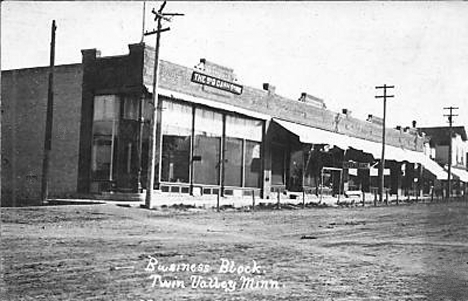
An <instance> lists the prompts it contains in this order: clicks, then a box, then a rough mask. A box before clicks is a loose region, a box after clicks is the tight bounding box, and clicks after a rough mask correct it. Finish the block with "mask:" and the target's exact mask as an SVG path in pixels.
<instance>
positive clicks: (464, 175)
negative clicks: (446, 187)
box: [451, 167, 468, 183]
mask: <svg viewBox="0 0 468 301" xmlns="http://www.w3.org/2000/svg"><path fill="white" fill-rule="evenodd" d="M451 171H452V173H453V174H454V175H455V176H457V177H458V178H460V181H462V182H465V183H467V182H468V172H467V171H466V170H463V169H458V168H453V167H452V169H451Z"/></svg>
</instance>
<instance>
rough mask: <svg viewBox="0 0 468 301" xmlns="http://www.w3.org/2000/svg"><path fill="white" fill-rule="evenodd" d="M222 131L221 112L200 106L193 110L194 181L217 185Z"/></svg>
mask: <svg viewBox="0 0 468 301" xmlns="http://www.w3.org/2000/svg"><path fill="white" fill-rule="evenodd" d="M222 132H223V118H222V114H220V113H216V112H213V111H211V110H207V109H201V108H197V109H196V110H195V145H194V146H193V152H194V157H193V170H194V179H193V181H194V183H196V184H207V185H219V172H220V168H219V167H220V164H219V163H220V162H219V160H220V150H221V137H222Z"/></svg>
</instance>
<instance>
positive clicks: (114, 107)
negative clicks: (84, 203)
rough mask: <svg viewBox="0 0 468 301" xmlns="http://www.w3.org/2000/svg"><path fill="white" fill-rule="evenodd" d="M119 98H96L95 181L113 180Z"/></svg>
mask: <svg viewBox="0 0 468 301" xmlns="http://www.w3.org/2000/svg"><path fill="white" fill-rule="evenodd" d="M119 105H120V103H119V98H118V97H117V96H115V95H100V96H96V97H94V115H93V146H92V155H91V171H92V177H93V179H97V180H113V173H114V165H115V164H114V163H115V162H114V150H115V149H116V140H117V133H118V125H119V124H118V116H119Z"/></svg>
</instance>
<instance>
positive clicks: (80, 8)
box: [1, 1, 468, 126]
mask: <svg viewBox="0 0 468 301" xmlns="http://www.w3.org/2000/svg"><path fill="white" fill-rule="evenodd" d="M161 3H162V2H147V3H146V7H147V9H146V15H147V18H146V28H147V29H152V28H154V24H153V23H154V22H153V21H152V18H153V17H152V14H151V9H152V8H153V7H156V8H158V7H159V5H160V4H161ZM165 11H166V12H179V13H184V14H185V16H184V17H178V18H176V19H174V20H173V22H171V23H170V24H168V25H169V26H170V27H171V30H170V31H169V32H166V33H164V34H163V37H162V46H161V58H162V59H164V60H168V61H172V62H174V63H178V64H182V65H185V66H188V67H193V66H194V65H196V64H197V63H198V62H199V59H200V58H206V59H207V60H210V61H213V62H216V63H219V64H222V65H225V66H228V67H231V68H233V69H234V71H235V73H236V75H237V77H238V80H239V83H241V84H244V85H248V86H253V87H256V88H260V89H261V87H262V83H264V82H269V83H271V84H273V85H275V86H276V91H277V93H278V94H280V95H282V96H286V97H289V98H292V99H297V98H299V96H300V93H301V92H307V93H309V94H312V95H314V96H317V97H320V98H322V99H324V100H325V102H326V104H327V106H328V108H330V109H332V110H334V111H341V109H342V108H348V109H350V110H351V111H352V112H353V113H352V114H353V116H355V117H358V118H361V119H365V118H366V116H367V114H373V115H377V116H382V100H381V99H375V98H374V96H375V95H376V93H378V92H377V91H376V90H375V88H374V87H375V86H376V85H383V84H387V85H394V86H395V89H394V91H392V93H393V94H395V98H393V99H389V100H388V101H387V104H388V106H387V112H388V115H387V117H388V123H387V124H388V126H395V125H403V126H407V125H410V124H411V121H412V120H417V121H418V125H421V126H438V125H445V124H446V118H444V117H443V116H442V115H443V114H444V111H443V107H444V106H450V105H453V106H458V107H460V109H459V110H458V112H457V113H458V114H459V115H460V116H459V117H457V118H455V124H456V125H468V122H466V121H467V120H468V105H467V104H468V17H467V16H468V3H467V2H410V3H407V2H302V1H301V2H292V3H291V2H193V3H192V2H171V1H170V2H168V3H167V5H166V8H165ZM142 12H143V2H136V1H135V2H91V1H89V2H79V1H77V2H58V3H56V2H8V1H6V2H2V9H1V14H2V15H1V31H2V32H1V47H2V49H1V55H2V57H1V63H2V69H3V70H6V69H14V68H24V67H35V66H45V65H47V64H48V62H49V43H50V24H51V21H52V19H55V20H56V22H57V26H58V29H57V38H56V40H57V46H56V63H57V64H64V63H77V62H81V52H80V50H81V49H88V48H97V49H99V50H101V52H102V55H104V56H106V55H116V54H126V53H128V44H131V43H137V42H140V40H141V31H142ZM145 41H146V42H147V43H150V44H151V45H154V36H151V37H148V38H146V39H145Z"/></svg>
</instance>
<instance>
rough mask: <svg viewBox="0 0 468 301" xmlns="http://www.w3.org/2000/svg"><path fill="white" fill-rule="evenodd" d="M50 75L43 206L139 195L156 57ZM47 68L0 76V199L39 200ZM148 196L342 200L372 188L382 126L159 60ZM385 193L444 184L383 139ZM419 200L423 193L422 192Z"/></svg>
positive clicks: (99, 62)
mask: <svg viewBox="0 0 468 301" xmlns="http://www.w3.org/2000/svg"><path fill="white" fill-rule="evenodd" d="M82 54H83V61H82V63H81V64H75V65H62V66H57V67H56V78H57V79H56V86H55V91H56V94H55V103H56V105H55V108H54V127H53V129H54V132H53V146H52V160H51V181H50V182H51V188H50V190H51V192H50V195H51V196H53V197H64V196H72V195H75V196H76V195H81V196H83V195H94V196H96V194H100V193H105V192H109V191H119V192H128V193H135V192H138V191H141V190H142V189H146V187H145V185H146V175H147V165H148V164H147V162H148V144H149V142H148V141H149V135H150V116H151V114H149V112H150V111H151V108H152V103H151V99H152V97H151V96H152V95H151V93H152V91H153V89H152V82H153V64H154V59H153V57H154V51H153V49H152V48H149V47H147V46H145V45H144V44H132V45H130V46H129V54H127V55H122V56H111V57H101V56H100V55H99V52H98V51H97V50H95V49H90V50H83V51H82ZM46 70H47V68H31V69H22V70H10V71H5V72H3V73H2V93H3V94H2V95H3V102H4V107H3V110H4V118H3V124H2V139H3V141H2V142H3V143H2V147H3V149H2V154H3V162H2V189H3V193H4V194H3V195H4V196H6V197H7V198H9V199H12V200H15V199H38V196H39V191H40V184H39V183H40V174H41V170H40V168H41V156H42V143H43V142H42V141H43V135H44V130H43V128H44V125H45V105H46V98H47V84H46V81H47V75H46ZM158 87H159V90H158V91H159V92H158V93H159V95H158V104H157V106H158V110H157V119H156V120H157V124H156V129H157V131H156V145H157V147H156V153H155V157H154V158H155V161H156V167H157V168H156V170H157V172H156V176H155V177H156V179H155V183H156V184H155V187H153V188H154V189H157V190H160V191H162V192H170V193H180V194H187V195H190V194H192V195H206V194H217V193H218V192H220V193H221V194H222V195H223V196H226V197H229V196H243V195H250V194H252V193H255V194H256V195H259V196H261V197H262V198H269V197H270V194H271V193H272V192H276V191H283V190H288V191H302V190H305V191H308V192H311V193H316V194H318V193H332V194H343V193H346V191H351V190H353V191H364V192H369V191H371V190H372V189H373V187H377V186H378V181H377V177H376V174H375V171H376V170H377V167H378V164H379V159H380V152H381V132H382V125H381V124H379V122H378V120H377V121H376V118H372V119H369V120H367V121H364V120H359V119H356V118H353V117H352V116H351V115H350V114H349V110H343V112H333V111H330V110H327V109H326V106H325V103H324V101H323V100H321V99H319V98H316V97H313V96H311V95H309V94H307V93H301V94H299V93H298V96H299V95H300V97H298V99H297V100H292V99H287V98H284V97H282V96H280V95H277V94H276V93H275V89H274V86H273V85H271V84H269V83H264V84H263V89H256V88H252V87H248V86H245V85H242V83H240V82H238V81H237V80H236V76H235V75H234V72H233V70H232V69H230V68H227V67H224V66H219V65H217V64H214V63H211V62H208V61H206V60H201V61H200V64H198V65H197V67H195V68H187V67H184V66H180V65H177V64H174V63H170V62H166V61H161V62H160V71H159V84H158ZM386 141H387V147H386V158H385V159H386V162H385V169H386V172H385V175H386V176H385V183H386V187H387V188H388V189H389V191H390V192H391V193H392V194H397V193H398V194H402V193H403V192H402V191H406V192H407V193H408V191H409V190H414V189H415V186H414V183H415V181H414V179H415V178H417V179H419V180H420V181H419V182H418V181H417V182H418V183H419V184H418V186H417V190H418V191H420V190H424V185H423V183H426V186H430V185H433V183H434V181H437V179H439V180H442V179H444V177H446V174H445V172H444V171H443V169H442V168H441V167H440V166H439V165H437V164H436V163H435V162H434V161H432V160H430V159H429V157H427V156H425V155H424V153H423V148H424V143H425V141H426V140H425V138H424V137H421V136H420V135H418V134H417V133H413V132H409V131H405V130H395V129H388V130H387V131H386ZM426 191H427V189H426Z"/></svg>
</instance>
